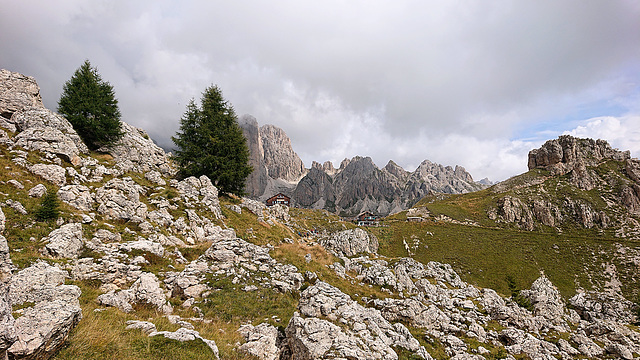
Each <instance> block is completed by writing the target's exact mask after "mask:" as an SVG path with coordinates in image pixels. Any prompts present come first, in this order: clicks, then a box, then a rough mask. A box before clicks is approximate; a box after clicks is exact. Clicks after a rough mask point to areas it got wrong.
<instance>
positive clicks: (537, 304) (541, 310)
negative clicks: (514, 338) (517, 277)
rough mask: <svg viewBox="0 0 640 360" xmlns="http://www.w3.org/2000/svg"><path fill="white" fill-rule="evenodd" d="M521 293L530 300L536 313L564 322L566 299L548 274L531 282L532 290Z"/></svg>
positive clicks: (548, 318)
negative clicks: (564, 299)
mask: <svg viewBox="0 0 640 360" xmlns="http://www.w3.org/2000/svg"><path fill="white" fill-rule="evenodd" d="M520 294H521V295H522V296H523V297H524V298H526V299H527V300H529V302H530V303H531V306H533V313H534V314H535V315H539V316H543V317H545V318H546V319H547V320H550V321H552V322H554V323H556V324H561V323H563V322H564V321H563V319H562V318H563V316H564V313H565V310H566V308H565V305H564V301H563V300H562V296H560V292H559V291H558V288H556V287H555V286H554V285H553V284H552V283H551V281H550V280H549V279H548V278H547V277H546V276H544V275H542V276H540V277H539V278H538V279H537V280H536V281H534V282H533V284H531V289H530V290H522V291H521V292H520ZM567 330H568V329H567Z"/></svg>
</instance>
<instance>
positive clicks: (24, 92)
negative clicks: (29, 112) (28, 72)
mask: <svg viewBox="0 0 640 360" xmlns="http://www.w3.org/2000/svg"><path fill="white" fill-rule="evenodd" d="M30 106H43V105H42V97H40V87H39V86H38V83H36V79H34V78H32V77H31V76H25V75H22V74H19V73H15V72H11V71H9V70H5V69H0V116H1V117H4V118H6V119H9V118H11V115H13V113H15V112H16V111H19V110H22V109H24V108H26V107H30Z"/></svg>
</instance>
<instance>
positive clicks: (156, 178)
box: [144, 170, 167, 186]
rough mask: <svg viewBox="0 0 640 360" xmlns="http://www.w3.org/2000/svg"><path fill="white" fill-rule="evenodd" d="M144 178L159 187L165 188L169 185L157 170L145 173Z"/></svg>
mask: <svg viewBox="0 0 640 360" xmlns="http://www.w3.org/2000/svg"><path fill="white" fill-rule="evenodd" d="M144 178H145V179H147V180H149V181H151V182H154V183H156V184H158V185H162V186H164V185H166V184H167V182H166V181H164V179H163V178H162V174H160V172H159V171H156V170H151V171H149V172H147V173H145V174H144Z"/></svg>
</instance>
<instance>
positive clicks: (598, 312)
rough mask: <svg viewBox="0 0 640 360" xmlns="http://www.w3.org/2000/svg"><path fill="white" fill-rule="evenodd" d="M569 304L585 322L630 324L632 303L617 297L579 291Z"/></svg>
mask: <svg viewBox="0 0 640 360" xmlns="http://www.w3.org/2000/svg"><path fill="white" fill-rule="evenodd" d="M569 303H570V304H571V305H572V306H573V307H574V309H575V310H576V311H577V312H578V314H580V317H582V318H583V319H585V320H587V321H594V320H596V319H602V320H613V321H618V322H621V323H632V322H633V321H634V317H633V315H632V313H631V309H632V307H633V303H631V302H630V301H629V300H627V299H625V298H623V297H622V296H619V295H613V294H605V293H598V292H592V291H580V292H578V293H577V294H576V295H574V296H573V297H572V298H570V299H569Z"/></svg>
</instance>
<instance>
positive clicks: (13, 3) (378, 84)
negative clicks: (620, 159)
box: [0, 0, 640, 181]
mask: <svg viewBox="0 0 640 360" xmlns="http://www.w3.org/2000/svg"><path fill="white" fill-rule="evenodd" d="M0 9H2V10H1V11H2V13H3V14H4V15H5V16H3V17H2V18H3V19H2V21H0V68H5V69H8V70H11V71H15V72H20V73H23V74H25V75H29V76H33V77H35V78H36V80H37V82H38V84H39V85H40V88H41V94H42V97H43V101H44V104H45V106H47V107H48V108H51V109H53V110H55V109H56V108H57V101H58V99H59V98H60V93H61V91H62V87H63V85H64V83H65V81H67V80H68V79H69V78H70V77H71V76H72V75H73V72H74V71H75V70H76V69H77V68H78V67H79V66H80V65H82V63H83V62H84V60H85V59H88V60H89V61H90V62H91V64H92V65H93V66H94V67H96V68H97V69H98V72H99V73H100V75H101V76H102V78H103V79H104V80H106V81H108V82H109V83H110V84H111V85H112V86H113V87H114V90H115V94H116V97H117V99H118V101H119V106H120V110H121V113H122V120H123V121H125V122H127V123H130V124H132V125H134V126H137V127H140V128H143V129H144V130H146V131H147V132H148V133H149V135H150V136H151V138H153V139H154V140H155V141H156V142H157V143H158V144H159V145H160V146H163V147H165V148H170V147H171V146H172V143H171V136H173V135H175V133H176V131H177V130H178V127H179V122H180V118H181V116H182V115H183V113H184V112H185V110H186V105H187V103H188V102H189V101H190V100H191V99H195V100H196V101H198V100H199V99H200V97H201V94H202V92H203V91H204V90H205V89H206V88H207V87H208V86H211V85H218V86H219V87H220V88H221V89H222V91H223V94H224V97H225V98H226V99H227V100H228V101H229V102H230V103H231V104H232V105H233V107H234V108H235V111H236V113H237V114H238V115H239V116H240V115H243V114H251V115H253V116H254V117H255V118H256V119H257V120H258V122H259V124H260V125H264V124H273V125H276V126H278V127H280V128H282V129H283V130H284V131H285V132H286V133H287V134H288V135H289V137H290V138H291V142H292V145H293V148H294V150H295V151H296V152H297V153H298V155H300V157H301V158H302V160H303V161H304V163H305V165H306V166H307V167H310V166H311V163H312V161H318V162H321V163H322V162H324V161H327V160H330V161H332V162H333V163H334V165H336V166H338V165H339V164H340V161H341V160H342V159H344V158H352V157H353V156H356V155H359V156H370V157H371V158H372V159H373V161H374V162H375V163H376V164H377V165H378V166H380V167H383V166H384V165H386V163H387V162H388V161H389V160H393V161H395V162H396V163H397V164H399V165H401V166H403V167H404V168H405V169H407V170H409V171H413V170H415V168H416V167H417V166H418V165H419V164H420V162H422V160H425V159H428V160H430V161H433V162H437V163H441V164H443V165H452V166H454V165H461V166H464V167H465V168H466V169H467V171H469V172H470V173H471V175H472V176H473V177H474V179H476V180H479V179H482V178H485V177H488V178H489V179H491V180H493V181H500V180H504V179H506V178H509V177H511V176H514V175H517V174H520V173H523V172H525V171H527V154H528V152H529V151H530V150H531V149H534V148H537V147H539V146H540V145H541V144H543V143H544V142H545V141H547V140H550V139H554V138H557V137H558V136H559V135H562V134H571V135H574V136H579V137H591V138H602V139H605V140H608V141H609V142H610V144H611V145H612V146H613V147H616V148H619V149H621V150H630V151H631V155H632V156H633V157H640V20H639V19H640V2H638V1H635V0H598V1H593V0H576V1H573V0H572V1H568V0H536V1H533V0H531V1H520V0H517V1H516V0H511V1H503V0H494V1H481V0H465V1H456V0H451V1H425V0H417V1H404V0H394V1H380V0H349V1H347V0H323V1H301V0H289V1H280V0H272V1H258V0H255V1H247V0H234V1H211V0H198V1H195V0H194V1H190V0H180V1H178V0H159V1H150V0H136V1H127V0H109V1H106V0H91V1H88V0H57V1H50V0H42V1H33V0H19V1H18V0H0Z"/></svg>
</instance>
